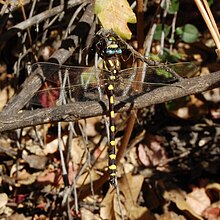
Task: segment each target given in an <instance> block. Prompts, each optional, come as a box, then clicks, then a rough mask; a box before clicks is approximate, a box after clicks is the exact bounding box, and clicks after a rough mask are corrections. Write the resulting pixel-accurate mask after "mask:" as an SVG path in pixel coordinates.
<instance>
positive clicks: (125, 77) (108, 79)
mask: <svg viewBox="0 0 220 220" xmlns="http://www.w3.org/2000/svg"><path fill="white" fill-rule="evenodd" d="M98 49H99V51H101V52H100V53H99V55H100V56H101V57H102V58H103V66H104V68H95V67H80V66H66V65H59V64H54V63H48V62H39V63H35V64H33V66H32V70H33V71H34V70H35V69H37V68H40V69H41V70H42V71H43V73H46V80H45V83H44V85H43V86H42V89H41V90H40V91H39V92H38V93H37V94H36V95H35V97H34V98H33V100H32V103H34V104H36V105H40V106H41V107H44V108H50V107H54V106H59V105H64V104H68V103H73V102H83V101H93V100H98V101H105V100H108V105H109V106H108V108H109V109H108V110H109V111H108V112H109V115H108V116H109V133H110V137H109V143H108V145H109V146H108V154H109V156H108V157H109V167H108V169H109V175H110V180H109V181H110V184H111V185H112V186H114V185H115V182H116V179H115V178H116V172H117V166H116V149H115V148H116V146H115V130H116V129H115V110H114V106H115V99H116V98H118V97H120V98H121V97H132V96H136V95H138V94H141V93H147V92H150V91H152V90H154V89H156V88H158V87H161V86H175V85H173V83H175V82H176V81H177V80H178V79H177V77H176V76H175V75H173V74H171V73H170V71H168V69H169V70H172V71H175V73H177V74H187V73H189V72H195V71H196V70H197V66H196V65H195V64H193V63H176V64H168V65H158V66H152V67H149V66H148V67H141V68H139V67H132V68H128V69H124V70H121V63H120V60H119V57H120V56H121V55H122V49H121V48H120V45H119V44H118V43H117V40H116V39H115V37H114V36H111V35H110V36H109V37H108V38H105V39H104V43H103V42H102V44H101V46H100V45H99V48H98Z"/></svg>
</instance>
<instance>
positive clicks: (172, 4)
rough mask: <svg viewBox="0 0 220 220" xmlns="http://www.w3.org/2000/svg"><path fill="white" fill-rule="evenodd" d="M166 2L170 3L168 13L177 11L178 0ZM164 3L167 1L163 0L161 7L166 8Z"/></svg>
mask: <svg viewBox="0 0 220 220" xmlns="http://www.w3.org/2000/svg"><path fill="white" fill-rule="evenodd" d="M168 2H169V3H170V5H169V10H168V13H169V14H174V13H175V12H178V10H179V5H180V3H179V0H172V1H168ZM166 3H167V1H165V4H164V6H163V9H166Z"/></svg>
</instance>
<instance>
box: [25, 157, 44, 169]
mask: <svg viewBox="0 0 220 220" xmlns="http://www.w3.org/2000/svg"><path fill="white" fill-rule="evenodd" d="M22 158H23V159H24V160H25V161H26V162H27V163H28V164H29V166H30V167H31V168H34V169H38V170H43V169H45V167H46V164H47V161H48V159H47V157H44V156H38V155H27V154H23V155H22Z"/></svg>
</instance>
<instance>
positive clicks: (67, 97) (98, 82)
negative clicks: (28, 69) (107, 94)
mask: <svg viewBox="0 0 220 220" xmlns="http://www.w3.org/2000/svg"><path fill="white" fill-rule="evenodd" d="M37 68H41V70H42V72H43V73H44V76H45V77H46V80H45V83H44V84H43V86H42V88H41V90H40V91H39V92H38V93H36V95H35V96H34V98H33V99H32V100H31V104H32V105H37V106H42V107H53V106H58V105H62V104H67V103H71V102H74V101H88V100H100V99H103V97H102V96H103V94H104V86H103V85H104V84H105V81H106V79H105V78H103V77H102V76H103V75H104V74H108V73H107V71H104V72H103V71H101V70H100V69H96V68H94V67H78V66H65V65H62V66H61V65H58V64H53V63H35V64H33V66H32V70H33V71H34V70H35V69H37Z"/></svg>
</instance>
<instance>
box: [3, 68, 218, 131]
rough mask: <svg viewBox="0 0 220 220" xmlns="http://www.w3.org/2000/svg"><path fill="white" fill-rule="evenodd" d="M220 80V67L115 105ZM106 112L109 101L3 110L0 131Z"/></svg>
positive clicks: (141, 102) (133, 105)
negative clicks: (8, 111)
mask: <svg viewBox="0 0 220 220" xmlns="http://www.w3.org/2000/svg"><path fill="white" fill-rule="evenodd" d="M219 82H220V71H217V72H214V73H211V74H209V75H205V76H199V77H194V78H190V79H184V80H182V81H181V82H178V83H175V84H172V85H175V86H177V87H174V86H164V87H160V88H157V89H155V90H153V91H151V92H149V93H145V94H142V95H139V96H137V97H132V98H126V97H124V98H122V99H121V100H116V106H115V107H116V110H117V111H118V112H123V111H128V110H131V109H139V108H143V107H147V106H150V105H153V104H158V103H163V102H166V101H170V100H174V99H177V98H180V97H184V96H187V95H191V94H196V93H201V92H204V91H207V90H210V89H214V88H216V87H218V86H219ZM103 114H107V102H102V103H101V102H96V101H91V102H76V103H73V104H68V105H63V106H58V107H54V108H50V109H38V110H33V111H22V112H19V113H18V114H15V115H12V114H11V115H10V114H8V113H7V112H6V113H5V112H4V111H3V112H2V113H1V114H0V132H2V131H7V130H13V129H17V128H23V127H27V126H33V125H39V124H44V123H48V122H58V121H74V120H79V119H82V118H87V117H93V116H98V115H103ZM6 117H7V121H6Z"/></svg>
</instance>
